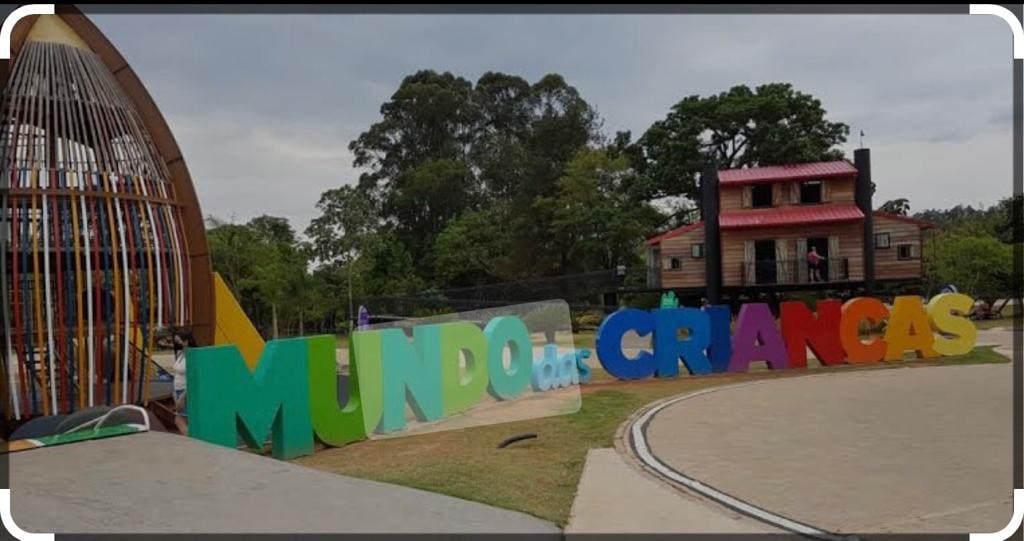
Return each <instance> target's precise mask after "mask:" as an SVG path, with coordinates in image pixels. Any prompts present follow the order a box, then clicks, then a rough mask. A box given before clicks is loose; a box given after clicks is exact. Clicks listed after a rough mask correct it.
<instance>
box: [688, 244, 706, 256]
mask: <svg viewBox="0 0 1024 541" xmlns="http://www.w3.org/2000/svg"><path fill="white" fill-rule="evenodd" d="M690 256H691V257H693V258H694V259H700V258H702V257H704V243H703V242H698V243H697V244H691V245H690Z"/></svg>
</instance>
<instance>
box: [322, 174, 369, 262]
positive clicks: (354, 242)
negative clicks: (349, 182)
mask: <svg viewBox="0 0 1024 541" xmlns="http://www.w3.org/2000/svg"><path fill="white" fill-rule="evenodd" d="M316 208H317V210H318V211H320V214H319V215H318V216H317V217H316V218H313V220H312V221H311V222H310V224H309V227H307V228H306V236H307V237H309V239H310V242H311V249H312V253H313V255H314V257H315V258H316V260H317V261H319V262H320V263H322V264H334V263H338V264H342V265H346V264H349V263H351V262H353V261H355V260H356V258H358V257H359V254H360V252H361V251H362V250H363V249H364V248H365V245H366V239H367V238H368V237H369V236H370V235H372V234H373V232H374V231H376V230H377V228H378V227H379V225H380V219H379V218H378V213H377V210H376V208H375V204H374V201H373V198H372V196H371V195H370V194H368V193H367V192H366V190H363V189H361V188H356V187H353V186H342V187H340V188H334V189H331V190H327V191H326V192H324V193H323V194H321V195H320V200H319V201H318V202H317V204H316Z"/></svg>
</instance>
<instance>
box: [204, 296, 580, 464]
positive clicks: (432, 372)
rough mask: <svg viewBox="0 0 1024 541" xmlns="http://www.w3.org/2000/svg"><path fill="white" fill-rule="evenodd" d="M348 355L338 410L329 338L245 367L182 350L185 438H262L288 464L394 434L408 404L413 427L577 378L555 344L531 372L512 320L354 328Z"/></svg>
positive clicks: (226, 352) (232, 352)
mask: <svg viewBox="0 0 1024 541" xmlns="http://www.w3.org/2000/svg"><path fill="white" fill-rule="evenodd" d="M548 348H550V350H549V349H548ZM506 349H507V350H508V352H509V361H510V362H509V366H508V367H506V366H505V351H506ZM548 351H550V354H549V353H547V352H548ZM349 352H350V363H349V372H350V374H349V381H348V401H347V403H346V404H345V405H344V406H340V405H339V404H338V388H337V386H338V383H337V382H338V376H337V363H336V359H335V339H334V337H333V336H316V337H311V338H295V339H286V340H275V341H271V342H268V343H267V345H266V347H265V348H264V350H263V353H262V354H261V356H260V360H259V363H258V364H257V365H256V367H255V369H254V370H252V371H250V370H249V368H248V367H247V366H246V364H245V361H244V359H243V358H242V355H241V354H240V353H239V351H238V349H237V348H236V347H235V346H216V347H205V348H193V349H190V350H188V351H187V363H186V371H187V377H188V384H189V397H188V412H189V436H191V437H194V438H197V439H200V440H204V441H207V442H210V443H215V444H218V445H223V446H226V447H234V446H235V444H236V441H237V437H238V436H237V435H238V434H241V436H242V438H243V439H244V440H245V441H246V443H247V444H248V445H249V446H250V447H252V448H257V449H258V448H262V447H263V442H264V441H266V437H267V435H268V434H270V436H271V447H272V454H273V456H275V457H277V458H282V459H287V458H292V457H296V456H301V455H305V454H311V453H312V452H313V445H314V437H316V438H318V439H320V440H321V441H322V442H323V443H325V444H327V445H331V446H339V445H343V444H346V443H350V442H353V441H358V440H362V439H366V438H367V436H368V435H371V434H373V433H374V432H380V433H387V432H394V431H398V430H402V429H404V428H405V427H406V405H408V406H410V409H412V411H413V412H414V414H415V417H416V419H417V420H418V421H423V422H427V421H436V420H438V419H441V418H442V417H447V416H449V415H453V414H455V413H459V412H462V411H465V410H467V409H469V408H471V407H473V406H474V405H476V404H477V403H478V402H479V401H480V400H481V399H483V398H484V396H485V394H490V395H491V396H492V397H494V398H495V399H497V400H511V399H513V398H516V397H517V396H519V395H520V394H521V393H523V392H524V391H525V390H526V389H527V388H528V387H531V385H532V388H533V389H534V390H536V391H546V390H549V389H555V388H558V387H565V386H569V385H576V384H578V382H579V372H578V370H576V357H575V356H574V355H573V354H569V355H568V356H566V355H563V356H561V357H559V356H558V354H557V348H556V347H555V346H554V345H549V346H547V347H546V348H545V352H546V353H545V356H544V358H543V359H542V360H541V361H540V362H539V363H538V369H537V374H536V375H535V373H534V371H535V369H534V363H533V358H532V357H533V345H532V343H531V340H530V332H529V330H528V329H527V327H526V325H525V324H524V323H523V321H522V320H521V319H520V318H518V317H513V316H502V317H497V318H494V319H492V320H490V321H489V322H488V323H487V325H486V327H485V328H484V329H480V327H478V326H477V325H476V324H474V323H469V322H450V323H440V324H434V325H420V326H417V327H414V328H413V329H412V341H410V340H409V338H408V337H407V336H406V334H405V332H403V331H402V330H400V329H383V330H373V331H359V332H356V333H353V334H352V336H351V337H350V339H349ZM463 358H464V359H465V366H464V367H463V366H462V362H461V361H460V359H463ZM570 369H571V370H570Z"/></svg>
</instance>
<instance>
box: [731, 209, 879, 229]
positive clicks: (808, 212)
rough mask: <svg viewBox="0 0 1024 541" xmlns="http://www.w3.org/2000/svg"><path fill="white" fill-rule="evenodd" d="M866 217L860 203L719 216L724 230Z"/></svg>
mask: <svg viewBox="0 0 1024 541" xmlns="http://www.w3.org/2000/svg"><path fill="white" fill-rule="evenodd" d="M862 219H864V213H863V212H861V210H860V209H859V208H857V206H856V205H821V206H800V207H795V206H794V207H779V208H768V209H755V210H742V211H734V212H723V213H721V214H719V216H718V224H719V225H720V226H721V227H722V229H740V228H744V227H772V226H791V225H808V224H830V223H840V222H855V221H857V220H862Z"/></svg>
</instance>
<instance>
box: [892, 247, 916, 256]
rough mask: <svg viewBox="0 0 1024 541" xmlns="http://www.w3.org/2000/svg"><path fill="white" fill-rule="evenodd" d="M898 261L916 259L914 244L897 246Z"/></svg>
mask: <svg viewBox="0 0 1024 541" xmlns="http://www.w3.org/2000/svg"><path fill="white" fill-rule="evenodd" d="M896 259H916V257H914V245H913V244H897V245H896Z"/></svg>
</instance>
